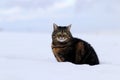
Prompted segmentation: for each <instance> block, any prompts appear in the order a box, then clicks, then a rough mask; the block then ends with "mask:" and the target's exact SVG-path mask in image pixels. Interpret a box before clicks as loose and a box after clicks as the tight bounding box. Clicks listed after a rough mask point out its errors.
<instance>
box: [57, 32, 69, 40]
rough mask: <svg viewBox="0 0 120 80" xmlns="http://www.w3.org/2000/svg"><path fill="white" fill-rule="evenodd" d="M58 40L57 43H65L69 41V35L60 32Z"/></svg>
mask: <svg viewBox="0 0 120 80" xmlns="http://www.w3.org/2000/svg"><path fill="white" fill-rule="evenodd" d="M56 39H57V41H59V42H65V41H67V39H68V35H67V33H65V32H58V33H57V34H56Z"/></svg>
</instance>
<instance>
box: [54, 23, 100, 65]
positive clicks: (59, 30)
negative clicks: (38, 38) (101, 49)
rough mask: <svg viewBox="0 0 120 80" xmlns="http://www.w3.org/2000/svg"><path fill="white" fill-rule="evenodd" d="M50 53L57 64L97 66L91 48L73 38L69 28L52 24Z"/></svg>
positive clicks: (97, 61)
mask: <svg viewBox="0 0 120 80" xmlns="http://www.w3.org/2000/svg"><path fill="white" fill-rule="evenodd" d="M53 27H54V31H53V33H52V51H53V53H54V56H55V57H56V59H57V61H58V62H72V63H74V64H89V65H96V64H99V60H98V57H97V54H96V52H95V51H94V49H93V48H92V46H91V45H90V44H89V43H87V42H85V41H83V40H81V39H78V38H74V37H73V36H72V34H71V32H70V27H71V25H69V26H57V25H56V24H53Z"/></svg>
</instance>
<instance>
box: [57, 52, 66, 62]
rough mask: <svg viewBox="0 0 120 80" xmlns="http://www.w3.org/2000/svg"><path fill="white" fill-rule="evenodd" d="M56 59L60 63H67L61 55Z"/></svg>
mask: <svg viewBox="0 0 120 80" xmlns="http://www.w3.org/2000/svg"><path fill="white" fill-rule="evenodd" d="M55 57H56V59H57V61H58V62H64V61H65V58H64V57H63V56H62V55H60V54H58V55H56V56H55Z"/></svg>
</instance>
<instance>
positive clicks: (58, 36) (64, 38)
mask: <svg viewBox="0 0 120 80" xmlns="http://www.w3.org/2000/svg"><path fill="white" fill-rule="evenodd" d="M70 28H71V25H68V26H58V25H56V24H55V23H54V24H53V29H54V30H53V34H52V39H53V40H54V41H56V42H61V43H63V42H68V41H70V40H71V39H72V35H71V32H70Z"/></svg>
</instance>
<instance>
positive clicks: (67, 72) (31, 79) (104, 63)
mask: <svg viewBox="0 0 120 80" xmlns="http://www.w3.org/2000/svg"><path fill="white" fill-rule="evenodd" d="M73 35H74V36H77V37H79V38H82V39H83V40H86V41H87V42H89V43H91V45H92V46H93V47H94V48H95V50H96V52H97V54H98V56H99V59H100V62H101V64H100V65H96V66H89V65H75V64H72V63H69V62H62V63H58V62H57V61H56V59H55V57H54V56H53V53H52V50H51V34H47V33H46V34H45V33H11V32H0V80H120V58H119V56H120V51H119V50H120V37H119V33H114V34H113V33H89V34H84V33H79V34H73Z"/></svg>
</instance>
